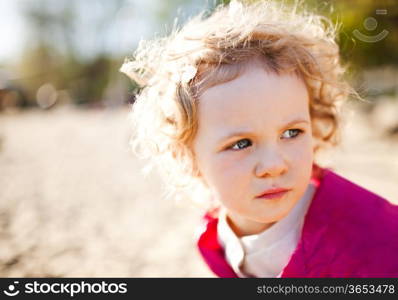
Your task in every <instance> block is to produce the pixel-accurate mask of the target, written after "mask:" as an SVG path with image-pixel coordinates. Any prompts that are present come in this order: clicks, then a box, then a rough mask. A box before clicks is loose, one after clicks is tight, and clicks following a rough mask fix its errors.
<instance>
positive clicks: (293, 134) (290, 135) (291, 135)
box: [282, 128, 304, 139]
mask: <svg viewBox="0 0 398 300" xmlns="http://www.w3.org/2000/svg"><path fill="white" fill-rule="evenodd" d="M303 132H304V131H303V130H301V129H297V128H295V129H288V130H286V131H285V132H284V133H283V134H282V136H283V138H287V139H294V138H296V137H297V136H299V135H300V134H302V133H303ZM285 133H288V134H287V135H285ZM286 136H287V137H286Z"/></svg>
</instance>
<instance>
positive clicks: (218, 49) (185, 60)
mask: <svg viewBox="0 0 398 300" xmlns="http://www.w3.org/2000/svg"><path fill="white" fill-rule="evenodd" d="M302 8H303V7H302V3H301V2H300V1H296V2H295V3H294V5H292V6H289V5H286V4H285V3H283V2H280V1H279V2H275V1H257V2H244V1H240V2H238V1H233V2H231V3H230V4H229V5H220V6H218V7H216V9H215V10H214V11H213V12H212V13H211V14H210V15H206V14H207V12H203V13H201V14H200V15H198V16H196V17H194V18H192V19H191V20H190V21H189V22H187V24H185V26H183V27H182V28H174V29H173V31H172V33H171V34H170V35H169V36H167V37H164V38H157V39H154V40H151V41H141V42H140V44H139V46H138V48H137V50H136V52H135V55H134V56H133V57H132V58H129V59H126V61H125V63H124V64H123V66H122V68H121V71H122V72H124V73H126V74H127V75H128V76H130V77H131V78H132V79H133V80H135V81H136V82H137V83H138V84H140V85H141V86H142V87H143V89H142V90H141V91H140V93H139V94H138V95H137V98H136V101H135V103H134V104H133V106H132V112H131V115H130V116H131V121H132V125H133V130H134V131H133V134H132V139H131V145H132V147H133V150H134V152H135V154H136V155H137V156H139V157H141V158H147V159H148V166H151V167H152V166H155V165H156V166H157V167H159V170H160V171H161V174H162V175H164V176H165V177H166V181H165V183H166V184H167V188H166V192H167V195H166V196H167V197H169V196H175V197H177V196H178V195H181V194H180V193H181V192H182V191H183V190H187V191H189V192H190V194H191V196H190V197H191V198H193V199H195V200H199V199H204V198H206V196H205V195H204V194H203V192H204V191H205V189H204V188H203V187H204V186H203V185H201V184H202V182H201V180H200V178H199V176H198V170H197V167H196V166H195V157H194V154H193V150H192V141H193V140H194V138H195V134H196V131H197V128H198V121H197V120H198V117H197V105H198V99H199V96H200V95H201V94H202V93H203V91H204V90H206V89H207V88H209V87H211V86H214V85H217V84H220V83H223V82H227V81H230V80H232V79H234V78H236V77H237V76H239V75H240V74H241V72H242V70H243V68H244V67H245V66H247V64H248V63H249V62H253V60H254V59H255V60H256V61H257V62H258V63H261V64H262V65H263V66H264V68H265V69H267V71H271V72H274V73H276V74H281V73H285V72H294V73H295V74H297V75H298V76H299V78H301V79H302V80H303V81H304V83H305V84H306V86H307V89H308V92H309V96H310V103H309V109H310V115H311V120H312V127H313V137H314V140H315V144H316V148H315V152H317V151H318V150H319V149H321V148H323V147H325V146H334V145H336V144H337V143H338V142H339V135H338V127H339V126H338V125H339V118H338V108H339V107H340V104H341V103H342V102H343V101H344V100H345V99H347V97H348V96H349V95H355V96H358V95H357V93H356V92H355V90H354V89H353V88H351V86H350V85H349V84H348V82H347V81H346V80H345V79H344V78H343V75H344V73H345V71H346V67H343V66H342V64H341V62H340V57H339V47H338V45H337V43H336V41H335V39H336V32H337V26H335V25H333V23H332V22H331V21H330V20H329V19H327V18H325V17H323V16H320V15H316V14H314V13H310V12H309V11H308V10H306V9H302ZM197 188H198V190H196V189H197ZM195 196H197V197H196V198H195Z"/></svg>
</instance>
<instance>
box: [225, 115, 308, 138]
mask: <svg viewBox="0 0 398 300" xmlns="http://www.w3.org/2000/svg"><path fill="white" fill-rule="evenodd" d="M299 123H307V124H309V122H308V121H307V120H305V119H295V120H292V121H290V122H288V123H286V124H285V125H284V126H283V127H284V128H287V127H290V126H292V125H294V124H299ZM249 134H251V132H250V131H245V130H240V131H235V132H231V133H229V134H226V135H224V136H222V137H221V138H220V139H219V141H224V140H227V139H230V138H232V137H234V136H242V135H249Z"/></svg>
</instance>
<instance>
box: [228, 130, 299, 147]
mask: <svg viewBox="0 0 398 300" xmlns="http://www.w3.org/2000/svg"><path fill="white" fill-rule="evenodd" d="M289 130H294V131H296V132H297V134H296V135H295V136H293V137H292V138H290V140H292V139H295V138H297V137H299V136H300V135H301V134H303V133H304V130H301V129H298V128H294V129H288V130H286V131H289ZM286 131H285V132H286ZM245 140H246V141H250V140H249V139H241V140H239V141H237V142H236V143H233V144H232V145H231V146H229V147H227V150H232V151H239V150H242V149H245V148H246V147H245V148H240V149H232V148H233V147H234V146H235V145H237V144H238V143H239V142H240V141H245ZM250 143H251V141H250Z"/></svg>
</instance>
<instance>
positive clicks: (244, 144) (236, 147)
mask: <svg viewBox="0 0 398 300" xmlns="http://www.w3.org/2000/svg"><path fill="white" fill-rule="evenodd" d="M251 145H252V142H251V141H250V140H249V139H241V140H239V141H237V142H236V143H235V144H232V146H230V147H228V148H227V149H228V150H229V149H230V150H235V151H236V150H241V149H244V148H246V147H249V146H251Z"/></svg>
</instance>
